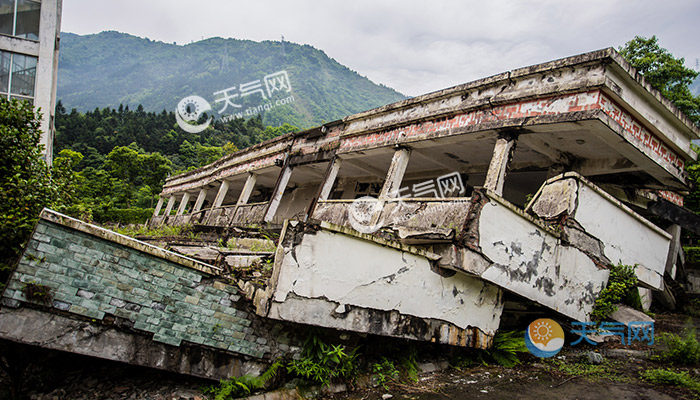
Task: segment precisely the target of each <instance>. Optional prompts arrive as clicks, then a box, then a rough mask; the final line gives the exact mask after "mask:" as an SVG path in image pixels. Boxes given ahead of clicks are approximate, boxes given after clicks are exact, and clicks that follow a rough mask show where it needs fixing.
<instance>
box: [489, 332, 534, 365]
mask: <svg viewBox="0 0 700 400" xmlns="http://www.w3.org/2000/svg"><path fill="white" fill-rule="evenodd" d="M527 351H528V350H527V346H526V345H525V334H524V333H523V332H515V331H512V332H498V333H496V336H495V337H494V338H493V347H491V349H489V350H487V353H488V355H489V356H490V357H491V358H492V359H493V360H494V361H495V362H496V363H498V364H499V365H502V366H504V367H507V368H511V367H514V366H515V365H517V364H520V359H519V358H518V353H527Z"/></svg>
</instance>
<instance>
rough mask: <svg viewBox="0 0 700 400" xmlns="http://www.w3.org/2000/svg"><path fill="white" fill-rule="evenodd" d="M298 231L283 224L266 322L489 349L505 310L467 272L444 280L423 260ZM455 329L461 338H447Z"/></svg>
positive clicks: (344, 237)
mask: <svg viewBox="0 0 700 400" xmlns="http://www.w3.org/2000/svg"><path fill="white" fill-rule="evenodd" d="M301 229H303V225H301V224H299V225H297V227H292V226H288V228H287V230H286V233H285V236H284V238H283V239H282V240H283V244H282V247H281V249H279V250H278V256H277V258H276V261H275V272H274V273H273V277H275V278H273V282H271V284H270V286H269V287H268V290H269V292H268V296H269V297H268V298H267V299H265V300H267V301H269V310H268V312H267V316H268V317H270V318H274V319H281V320H287V321H293V322H299V323H305V324H311V325H318V326H325V327H330V328H336V329H344V330H352V331H357V332H369V333H374V334H380V335H388V336H397V337H406V338H411V339H421V340H433V341H438V342H441V343H450V344H457V345H460V344H461V345H472V346H473V345H475V346H477V347H484V346H486V345H488V344H489V343H490V338H489V337H490V336H492V335H493V334H494V333H495V331H496V329H497V328H498V324H499V322H500V315H501V312H502V309H503V303H502V296H501V290H500V289H498V288H497V287H495V286H493V285H491V284H489V283H486V282H483V281H481V280H479V279H477V278H473V277H469V276H467V275H465V274H455V273H454V272H453V273H452V274H451V276H442V275H441V274H439V273H438V272H435V271H433V270H432V269H431V265H430V262H429V261H428V259H426V258H424V257H421V256H417V255H414V254H410V253H408V252H404V251H400V250H396V249H393V248H389V247H386V246H382V245H379V244H377V243H374V242H372V241H369V240H364V239H359V238H356V237H353V236H350V235H348V234H342V233H334V232H329V231H326V230H323V229H321V230H318V231H308V230H307V231H306V232H301V231H300V230H301ZM459 330H462V331H466V332H465V333H463V334H461V335H459V334H456V333H451V331H459ZM450 335H453V336H454V339H453V340H454V341H455V342H454V343H452V342H451V341H450ZM466 336H469V341H467V340H466V339H463V338H465V337H466Z"/></svg>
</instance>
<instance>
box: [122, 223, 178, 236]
mask: <svg viewBox="0 0 700 400" xmlns="http://www.w3.org/2000/svg"><path fill="white" fill-rule="evenodd" d="M188 228H189V226H170V225H162V226H159V227H157V228H149V227H147V226H146V225H139V226H138V227H133V226H125V227H116V228H114V231H115V232H117V233H120V234H122V235H126V236H131V237H135V236H148V237H160V236H179V235H180V234H181V233H183V232H184V231H186V230H187V229H188Z"/></svg>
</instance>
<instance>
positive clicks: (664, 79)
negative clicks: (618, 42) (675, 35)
mask: <svg viewBox="0 0 700 400" xmlns="http://www.w3.org/2000/svg"><path fill="white" fill-rule="evenodd" d="M619 51H620V54H621V55H622V56H623V57H624V58H625V59H626V60H627V61H628V62H629V63H630V64H631V65H632V66H633V67H634V68H636V69H637V71H639V73H640V74H642V75H643V76H644V79H645V80H646V81H647V82H648V83H649V84H650V85H651V86H653V87H654V88H655V89H656V90H658V91H660V92H661V94H663V95H664V96H665V97H666V98H667V99H669V100H671V102H673V104H675V105H676V107H678V108H679V109H680V110H681V111H683V113H684V114H685V115H687V116H688V118H690V119H691V120H692V121H693V122H695V123H696V124H697V123H698V122H700V96H693V94H692V93H691V91H690V89H689V87H688V86H690V84H691V83H693V80H694V79H695V78H696V77H697V76H698V73H697V72H695V71H693V70H692V69H690V68H688V67H686V66H685V60H684V59H683V58H675V57H674V56H673V55H672V54H671V53H670V52H669V51H668V50H666V49H664V48H663V47H661V46H660V45H659V42H658V39H657V38H656V36H652V37H651V38H644V37H641V36H635V38H634V39H632V40H630V41H629V42H627V43H625V45H624V46H622V47H620V49H619Z"/></svg>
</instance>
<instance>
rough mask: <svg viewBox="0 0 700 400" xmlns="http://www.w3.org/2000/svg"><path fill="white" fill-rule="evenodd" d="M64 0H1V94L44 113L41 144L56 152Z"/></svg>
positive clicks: (50, 153) (49, 156) (49, 154)
mask: <svg viewBox="0 0 700 400" xmlns="http://www.w3.org/2000/svg"><path fill="white" fill-rule="evenodd" d="M61 6H62V0H0V96H2V97H4V98H6V99H13V98H14V99H21V100H28V101H31V102H32V104H34V106H35V107H36V109H38V110H40V111H41V113H42V121H41V131H42V137H41V144H43V145H44V151H45V153H46V160H47V161H48V162H49V163H51V161H52V158H53V157H52V156H53V137H54V109H55V107H56V78H57V75H58V48H59V34H60V30H61Z"/></svg>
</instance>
